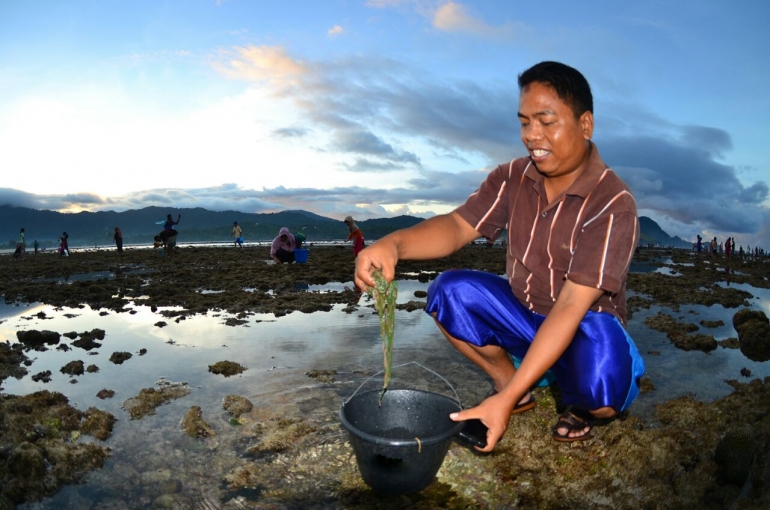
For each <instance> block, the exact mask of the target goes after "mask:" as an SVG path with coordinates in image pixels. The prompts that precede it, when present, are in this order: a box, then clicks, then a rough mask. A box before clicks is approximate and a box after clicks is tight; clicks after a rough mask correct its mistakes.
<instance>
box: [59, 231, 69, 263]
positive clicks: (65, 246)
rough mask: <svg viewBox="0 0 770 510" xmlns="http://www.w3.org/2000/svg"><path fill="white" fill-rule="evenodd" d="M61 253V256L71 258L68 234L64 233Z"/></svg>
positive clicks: (60, 247) (60, 246) (60, 248)
mask: <svg viewBox="0 0 770 510" xmlns="http://www.w3.org/2000/svg"><path fill="white" fill-rule="evenodd" d="M59 253H60V254H61V255H66V256H67V257H69V256H70V235H69V234H68V233H67V232H62V234H61V243H60V245H59Z"/></svg>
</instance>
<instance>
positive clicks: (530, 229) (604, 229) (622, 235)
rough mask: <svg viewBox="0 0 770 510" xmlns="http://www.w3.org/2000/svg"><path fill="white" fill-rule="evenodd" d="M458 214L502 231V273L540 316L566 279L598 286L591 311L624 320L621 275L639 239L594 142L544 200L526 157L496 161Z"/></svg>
mask: <svg viewBox="0 0 770 510" xmlns="http://www.w3.org/2000/svg"><path fill="white" fill-rule="evenodd" d="M456 211H457V213H458V214H460V216H461V217H462V218H464V219H465V221H467V222H468V223H469V224H470V225H472V226H473V227H474V228H475V229H476V230H477V231H478V232H479V233H480V234H481V235H483V236H484V237H486V238H489V239H496V238H497V237H499V236H500V233H501V231H502V230H503V229H506V228H507V229H508V246H507V259H506V274H507V275H508V281H509V283H510V285H511V288H512V290H513V293H514V295H515V296H516V298H517V299H518V300H519V302H521V303H522V304H524V305H525V306H527V307H528V308H529V309H530V310H532V311H534V312H536V313H539V314H542V315H546V314H547V313H548V312H549V311H550V310H551V308H552V307H553V304H554V302H555V301H556V298H557V297H558V296H559V292H561V289H562V287H563V286H564V282H565V280H566V279H567V278H569V279H570V280H571V281H572V282H574V283H578V284H580V285H586V286H589V287H595V288H598V289H602V290H603V291H604V294H603V295H602V296H601V298H599V300H598V301H597V302H596V303H594V305H593V306H592V307H591V310H594V311H597V312H609V313H611V314H612V315H614V316H615V317H617V318H618V319H619V320H620V322H621V323H622V324H624V325H625V323H626V279H627V276H628V267H629V265H630V263H631V258H632V257H633V255H634V250H635V249H636V246H637V244H638V242H639V221H638V219H637V212H636V202H635V201H634V197H633V195H631V191H630V190H629V188H628V186H626V184H625V183H624V182H623V181H622V180H621V179H620V178H619V177H618V176H617V175H616V174H615V172H613V171H612V170H611V169H609V168H608V167H607V165H605V164H604V162H603V161H602V159H601V157H600V156H599V151H598V149H597V148H596V146H595V145H593V144H592V150H591V153H590V155H589V158H588V162H587V166H586V169H585V170H584V171H583V174H581V176H580V177H579V178H578V179H577V180H576V181H575V182H574V183H573V184H572V186H570V187H569V189H567V190H566V191H565V192H564V193H563V194H562V195H560V196H559V197H557V198H556V199H554V200H553V201H552V202H551V203H550V204H549V203H548V199H547V196H546V192H545V186H544V182H543V176H542V175H541V174H540V173H539V172H538V171H537V169H536V168H535V165H534V163H532V162H531V161H530V159H529V158H518V159H514V160H513V161H511V162H510V163H506V164H503V165H500V166H498V167H497V168H496V169H495V170H493V171H492V172H491V173H490V174H489V175H488V176H487V178H486V180H484V182H483V183H482V184H481V187H479V189H477V190H476V191H474V192H473V193H472V194H471V196H470V197H468V199H467V201H466V202H465V204H463V205H461V206H460V207H458V208H457V210H456Z"/></svg>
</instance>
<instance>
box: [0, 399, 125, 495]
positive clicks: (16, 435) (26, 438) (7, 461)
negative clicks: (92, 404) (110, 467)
mask: <svg viewBox="0 0 770 510" xmlns="http://www.w3.org/2000/svg"><path fill="white" fill-rule="evenodd" d="M0 417H2V423H1V424H0V504H2V499H5V500H6V501H11V502H13V504H14V505H15V504H20V503H22V502H24V501H33V500H36V499H40V498H42V497H44V496H47V495H50V494H53V493H54V492H56V491H57V490H58V489H59V488H60V487H61V486H62V485H65V484H71V483H77V482H79V481H81V480H82V479H83V478H84V477H85V476H86V475H87V474H88V472H89V471H91V470H93V469H95V468H100V467H102V466H103V464H104V462H105V460H106V459H107V457H108V456H109V448H107V447H105V446H103V445H100V444H98V443H90V442H86V441H82V440H81V441H79V440H78V439H79V438H80V435H81V434H90V435H92V436H93V437H96V438H97V439H99V440H104V439H107V438H108V437H109V436H110V434H111V432H112V426H111V422H114V417H112V415H109V413H104V412H99V411H97V410H91V409H89V410H88V411H87V412H85V413H84V412H81V411H78V410H77V409H75V408H74V407H71V406H70V405H69V404H68V401H67V398H66V397H64V395H62V394H60V393H54V392H48V391H41V392H37V393H32V394H29V395H25V396H22V397H16V396H9V395H0ZM10 508H13V506H11V507H10Z"/></svg>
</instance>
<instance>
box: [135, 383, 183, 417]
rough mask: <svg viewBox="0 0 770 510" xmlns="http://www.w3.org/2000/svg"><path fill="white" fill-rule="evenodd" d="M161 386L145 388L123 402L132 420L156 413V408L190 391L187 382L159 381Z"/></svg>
mask: <svg viewBox="0 0 770 510" xmlns="http://www.w3.org/2000/svg"><path fill="white" fill-rule="evenodd" d="M158 386H159V388H157V389H156V388H143V389H142V390H141V391H140V392H139V394H138V395H137V396H135V397H131V398H129V399H126V400H125V401H124V402H123V409H125V410H126V411H128V414H129V416H131V419H132V420H140V419H142V418H144V417H145V416H147V415H148V414H155V412H156V408H157V407H158V406H161V405H163V404H168V403H169V402H171V401H172V400H176V399H178V398H182V397H184V396H187V395H188V394H189V393H190V391H191V390H190V388H189V387H188V386H187V384H186V383H174V382H169V381H160V382H158Z"/></svg>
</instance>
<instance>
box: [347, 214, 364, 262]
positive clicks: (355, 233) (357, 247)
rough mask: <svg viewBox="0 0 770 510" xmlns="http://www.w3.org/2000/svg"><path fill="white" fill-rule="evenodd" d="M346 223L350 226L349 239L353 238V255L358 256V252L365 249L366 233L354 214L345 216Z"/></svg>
mask: <svg viewBox="0 0 770 510" xmlns="http://www.w3.org/2000/svg"><path fill="white" fill-rule="evenodd" d="M345 225H347V226H348V232H349V234H348V241H350V240H351V239H352V240H353V255H355V256H358V252H360V251H361V250H363V249H364V234H363V233H362V232H361V229H360V228H358V225H356V222H355V221H353V217H352V216H346V217H345Z"/></svg>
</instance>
